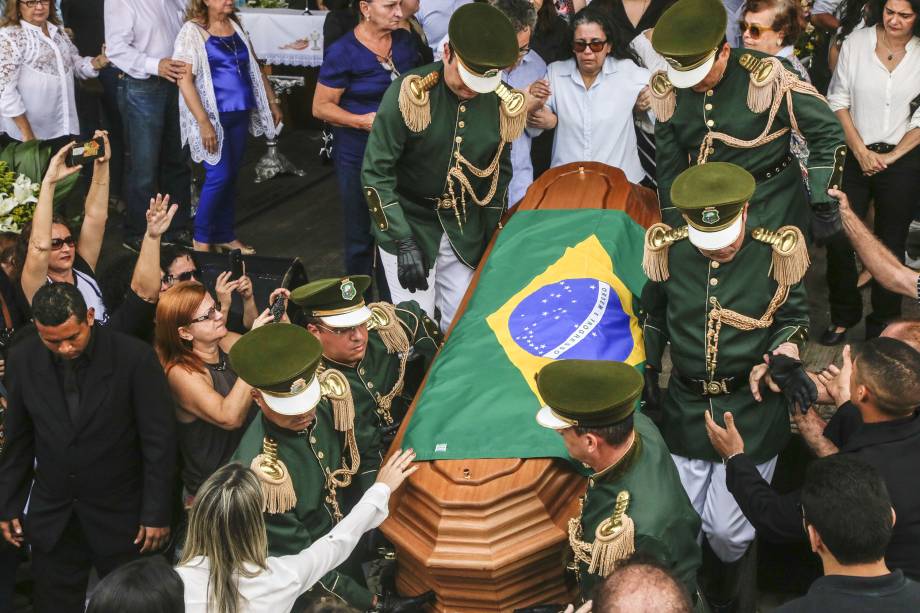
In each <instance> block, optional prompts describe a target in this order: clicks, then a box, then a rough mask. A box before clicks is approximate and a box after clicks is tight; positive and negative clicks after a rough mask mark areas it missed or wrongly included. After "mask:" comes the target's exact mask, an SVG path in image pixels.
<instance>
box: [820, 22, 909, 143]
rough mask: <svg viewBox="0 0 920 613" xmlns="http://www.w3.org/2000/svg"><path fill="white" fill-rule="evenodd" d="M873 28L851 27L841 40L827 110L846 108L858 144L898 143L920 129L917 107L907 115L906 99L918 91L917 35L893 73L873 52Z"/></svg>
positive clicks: (874, 41)
mask: <svg viewBox="0 0 920 613" xmlns="http://www.w3.org/2000/svg"><path fill="white" fill-rule="evenodd" d="M875 45H876V29H875V28H874V27H872V28H862V29H859V30H854V31H853V33H852V34H850V35H849V36H847V38H846V40H844V41H843V46H842V47H841V49H840V59H839V60H837V69H836V70H835V71H834V76H833V77H832V78H831V84H830V88H829V89H828V92H827V102H828V104H830V107H831V110H833V111H839V110H840V109H849V110H850V117H852V118H853V125H855V126H856V129H857V130H858V131H859V136H860V137H861V138H862V140H863V143H865V144H867V145H871V144H873V143H888V144H889V145H897V144H898V143H899V142H900V141H901V139H902V138H903V137H904V134H905V133H906V132H907V131H908V130H910V129H913V128H920V109H918V110H917V112H915V113H914V114H913V116H911V114H910V101H911V100H913V99H914V98H915V97H917V95H918V94H920V39H918V38H917V37H916V36H914V37H912V38H911V39H910V41H908V43H907V52H906V53H905V54H904V57H903V58H901V62H900V63H899V64H898V65H897V67H896V68H895V69H894V71H893V72H888V69H887V68H885V66H884V65H883V64H882V62H881V61H880V60H879V59H878V57H877V56H876V55H875Z"/></svg>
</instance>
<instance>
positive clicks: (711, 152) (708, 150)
mask: <svg viewBox="0 0 920 613" xmlns="http://www.w3.org/2000/svg"><path fill="white" fill-rule="evenodd" d="M715 152H716V149H715V147H710V148H709V149H707V150H706V153H708V154H709V155H712V154H713V153H715Z"/></svg>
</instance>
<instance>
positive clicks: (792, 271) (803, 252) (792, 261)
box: [751, 226, 811, 287]
mask: <svg viewBox="0 0 920 613" xmlns="http://www.w3.org/2000/svg"><path fill="white" fill-rule="evenodd" d="M751 235H752V236H753V237H754V238H755V239H756V240H759V241H761V242H763V243H767V244H768V245H770V246H771V247H772V248H773V261H772V262H771V264H770V271H771V272H772V274H773V279H774V280H775V281H776V282H777V283H779V284H780V285H785V286H787V287H789V286H792V285H795V284H796V283H798V282H799V281H801V280H802V279H803V278H804V277H805V273H806V272H808V267H809V266H810V265H811V258H810V257H809V256H808V246H807V245H806V244H805V237H804V236H803V235H802V231H801V230H799V229H798V228H797V227H795V226H783V227H782V228H780V229H778V230H777V231H776V232H771V231H770V230H766V229H764V228H756V229H755V230H754V231H753V232H752V233H751Z"/></svg>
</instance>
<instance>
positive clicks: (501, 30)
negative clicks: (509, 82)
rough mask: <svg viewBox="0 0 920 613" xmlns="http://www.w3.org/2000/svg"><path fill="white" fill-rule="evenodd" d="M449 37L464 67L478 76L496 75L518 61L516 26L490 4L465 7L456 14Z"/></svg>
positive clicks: (466, 5)
mask: <svg viewBox="0 0 920 613" xmlns="http://www.w3.org/2000/svg"><path fill="white" fill-rule="evenodd" d="M447 35H448V38H449V40H450V45H451V47H453V49H454V51H456V52H457V55H459V56H460V59H461V60H463V64H464V65H465V66H466V67H467V68H468V69H470V71H472V72H474V73H476V74H478V75H482V76H491V74H492V73H493V71H494V73H495V74H497V73H498V71H501V70H504V69H505V68H508V67H509V66H511V65H513V64H514V63H515V62H517V60H518V43H517V34H516V33H515V32H514V26H512V25H511V21H510V20H509V19H508V18H507V17H506V16H505V14H504V13H502V12H501V11H500V10H498V9H497V8H495V7H494V6H492V5H491V4H488V3H487V2H473V3H470V4H464V5H463V6H461V7H460V8H458V9H457V10H456V11H454V14H453V15H451V18H450V23H449V24H448V26H447Z"/></svg>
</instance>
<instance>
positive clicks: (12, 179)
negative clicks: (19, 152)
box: [0, 161, 40, 234]
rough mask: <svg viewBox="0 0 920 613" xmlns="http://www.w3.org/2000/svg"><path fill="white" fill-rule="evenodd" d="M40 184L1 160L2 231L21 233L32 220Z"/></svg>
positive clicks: (0, 218) (0, 220)
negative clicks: (24, 226) (11, 168)
mask: <svg viewBox="0 0 920 613" xmlns="http://www.w3.org/2000/svg"><path fill="white" fill-rule="evenodd" d="M39 187H40V186H39V184H38V183H34V182H33V181H32V179H30V178H29V177H27V176H25V175H23V174H17V173H16V172H15V171H13V170H10V169H9V166H8V165H7V163H6V162H4V161H0V232H9V233H12V234H19V233H20V232H22V227H23V225H25V224H26V223H28V222H29V221H32V215H33V214H34V213H35V205H36V203H37V202H38V190H39Z"/></svg>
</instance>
